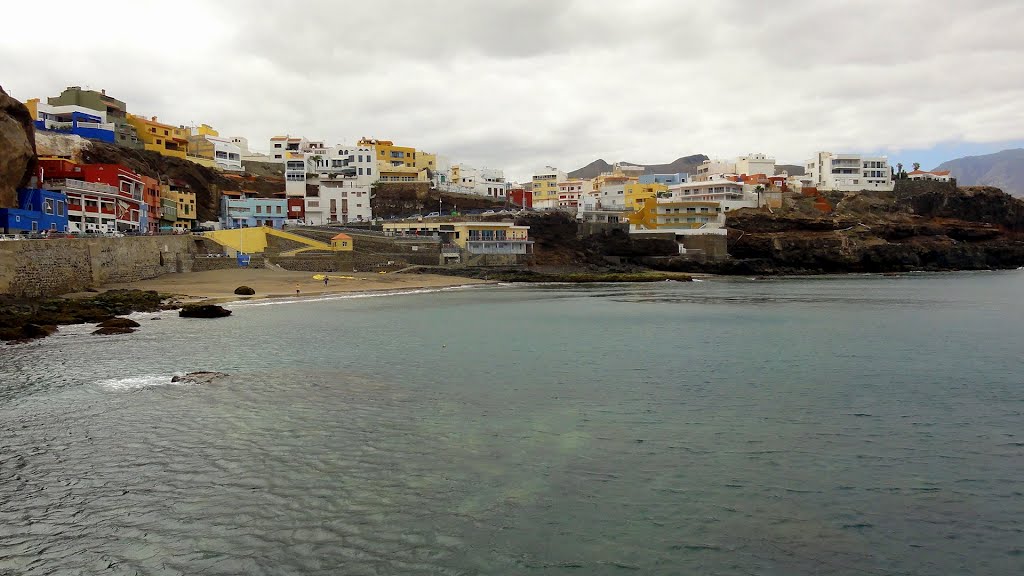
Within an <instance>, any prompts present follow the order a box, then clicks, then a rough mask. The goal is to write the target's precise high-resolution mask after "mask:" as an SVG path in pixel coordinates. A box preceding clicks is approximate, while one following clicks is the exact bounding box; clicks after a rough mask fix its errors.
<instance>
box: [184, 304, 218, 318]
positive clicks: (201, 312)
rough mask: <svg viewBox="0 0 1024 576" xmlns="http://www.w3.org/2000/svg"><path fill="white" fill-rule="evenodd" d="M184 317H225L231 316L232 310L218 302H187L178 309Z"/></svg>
mask: <svg viewBox="0 0 1024 576" xmlns="http://www.w3.org/2000/svg"><path fill="white" fill-rule="evenodd" d="M178 316H181V317H182V318H223V317H225V316H231V310H228V309H227V308H224V307H222V306H217V305H216V304H186V305H184V306H182V307H181V310H179V311H178Z"/></svg>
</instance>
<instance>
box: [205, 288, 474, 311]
mask: <svg viewBox="0 0 1024 576" xmlns="http://www.w3.org/2000/svg"><path fill="white" fill-rule="evenodd" d="M484 286H494V285H493V284H459V285H457V286H443V287H440V288H410V289H404V290H402V289H399V290H377V291H372V292H338V293H334V294H324V295H322V296H307V297H305V298H267V299H265V300H248V301H238V302H230V303H228V304H225V306H227V307H229V308H242V307H246V308H247V307H249V306H275V305H278V304H302V303H304V302H329V301H332V300H353V299H356V298H380V297H383V296H406V295H410V294H432V293H436V292H450V291H454V290H468V289H471V288H481V287H484Z"/></svg>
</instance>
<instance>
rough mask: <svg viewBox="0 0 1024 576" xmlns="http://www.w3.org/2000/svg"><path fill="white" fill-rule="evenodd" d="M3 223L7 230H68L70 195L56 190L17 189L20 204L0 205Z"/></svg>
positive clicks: (10, 232)
mask: <svg viewBox="0 0 1024 576" xmlns="http://www.w3.org/2000/svg"><path fill="white" fill-rule="evenodd" d="M0 227H2V228H3V233H4V234H28V233H32V232H42V231H44V230H50V231H53V232H67V231H68V198H67V196H65V195H64V193H63V192H55V191H53V190H40V189H36V188H23V189H21V190H18V207H17V208H0Z"/></svg>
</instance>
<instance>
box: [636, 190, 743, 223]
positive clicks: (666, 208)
mask: <svg viewBox="0 0 1024 576" xmlns="http://www.w3.org/2000/svg"><path fill="white" fill-rule="evenodd" d="M627 218H628V219H629V223H630V224H631V225H633V226H636V227H637V228H639V229H642V230H663V229H673V228H675V229H680V228H684V229H685V228H721V227H722V225H723V224H724V222H725V219H724V215H723V213H722V205H721V203H720V202H713V201H704V200H679V201H669V202H665V201H662V202H658V198H656V197H651V198H645V199H643V200H642V207H641V208H640V210H638V211H636V212H634V213H632V214H630V215H629V216H627Z"/></svg>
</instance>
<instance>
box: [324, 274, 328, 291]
mask: <svg viewBox="0 0 1024 576" xmlns="http://www.w3.org/2000/svg"><path fill="white" fill-rule="evenodd" d="M328 279H329V278H328V277H327V276H324V288H327V280H328Z"/></svg>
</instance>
